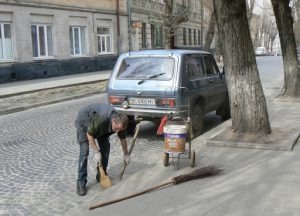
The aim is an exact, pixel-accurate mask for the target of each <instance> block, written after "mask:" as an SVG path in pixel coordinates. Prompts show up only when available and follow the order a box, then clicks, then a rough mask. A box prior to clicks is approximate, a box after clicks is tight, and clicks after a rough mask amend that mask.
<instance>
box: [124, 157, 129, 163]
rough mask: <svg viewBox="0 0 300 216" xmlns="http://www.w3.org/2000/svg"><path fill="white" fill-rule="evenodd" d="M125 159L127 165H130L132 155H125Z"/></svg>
mask: <svg viewBox="0 0 300 216" xmlns="http://www.w3.org/2000/svg"><path fill="white" fill-rule="evenodd" d="M124 161H125V163H126V165H128V164H129V162H130V156H129V155H124Z"/></svg>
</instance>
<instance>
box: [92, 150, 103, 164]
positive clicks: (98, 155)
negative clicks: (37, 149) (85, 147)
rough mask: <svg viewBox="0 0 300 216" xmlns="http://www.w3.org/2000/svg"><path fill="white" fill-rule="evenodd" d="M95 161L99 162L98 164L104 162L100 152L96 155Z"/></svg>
mask: <svg viewBox="0 0 300 216" xmlns="http://www.w3.org/2000/svg"><path fill="white" fill-rule="evenodd" d="M94 160H95V161H97V162H99V161H100V162H101V161H102V157H101V154H100V152H97V153H95V155H94Z"/></svg>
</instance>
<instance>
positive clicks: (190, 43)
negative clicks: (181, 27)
mask: <svg viewBox="0 0 300 216" xmlns="http://www.w3.org/2000/svg"><path fill="white" fill-rule="evenodd" d="M189 45H192V29H189Z"/></svg>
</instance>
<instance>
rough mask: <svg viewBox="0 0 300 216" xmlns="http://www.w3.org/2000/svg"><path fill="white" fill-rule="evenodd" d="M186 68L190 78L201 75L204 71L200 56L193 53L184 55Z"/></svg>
mask: <svg viewBox="0 0 300 216" xmlns="http://www.w3.org/2000/svg"><path fill="white" fill-rule="evenodd" d="M186 70H187V74H188V76H189V79H190V80H192V79H197V78H199V77H202V76H203V75H204V73H203V64H202V60H201V57H200V56H195V55H188V56H186Z"/></svg>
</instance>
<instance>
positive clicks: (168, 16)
mask: <svg viewBox="0 0 300 216" xmlns="http://www.w3.org/2000/svg"><path fill="white" fill-rule="evenodd" d="M191 12H192V11H191V7H187V6H182V5H178V4H175V3H174V0H164V4H160V5H158V6H157V7H156V8H155V9H154V10H153V14H152V15H151V16H150V17H149V20H150V21H151V23H153V24H156V25H161V26H162V27H163V30H164V39H165V40H164V47H165V49H172V48H174V46H175V45H174V37H175V34H176V32H177V31H176V30H177V29H178V28H179V26H180V24H181V23H184V22H187V21H188V20H189V17H190V14H191Z"/></svg>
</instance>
